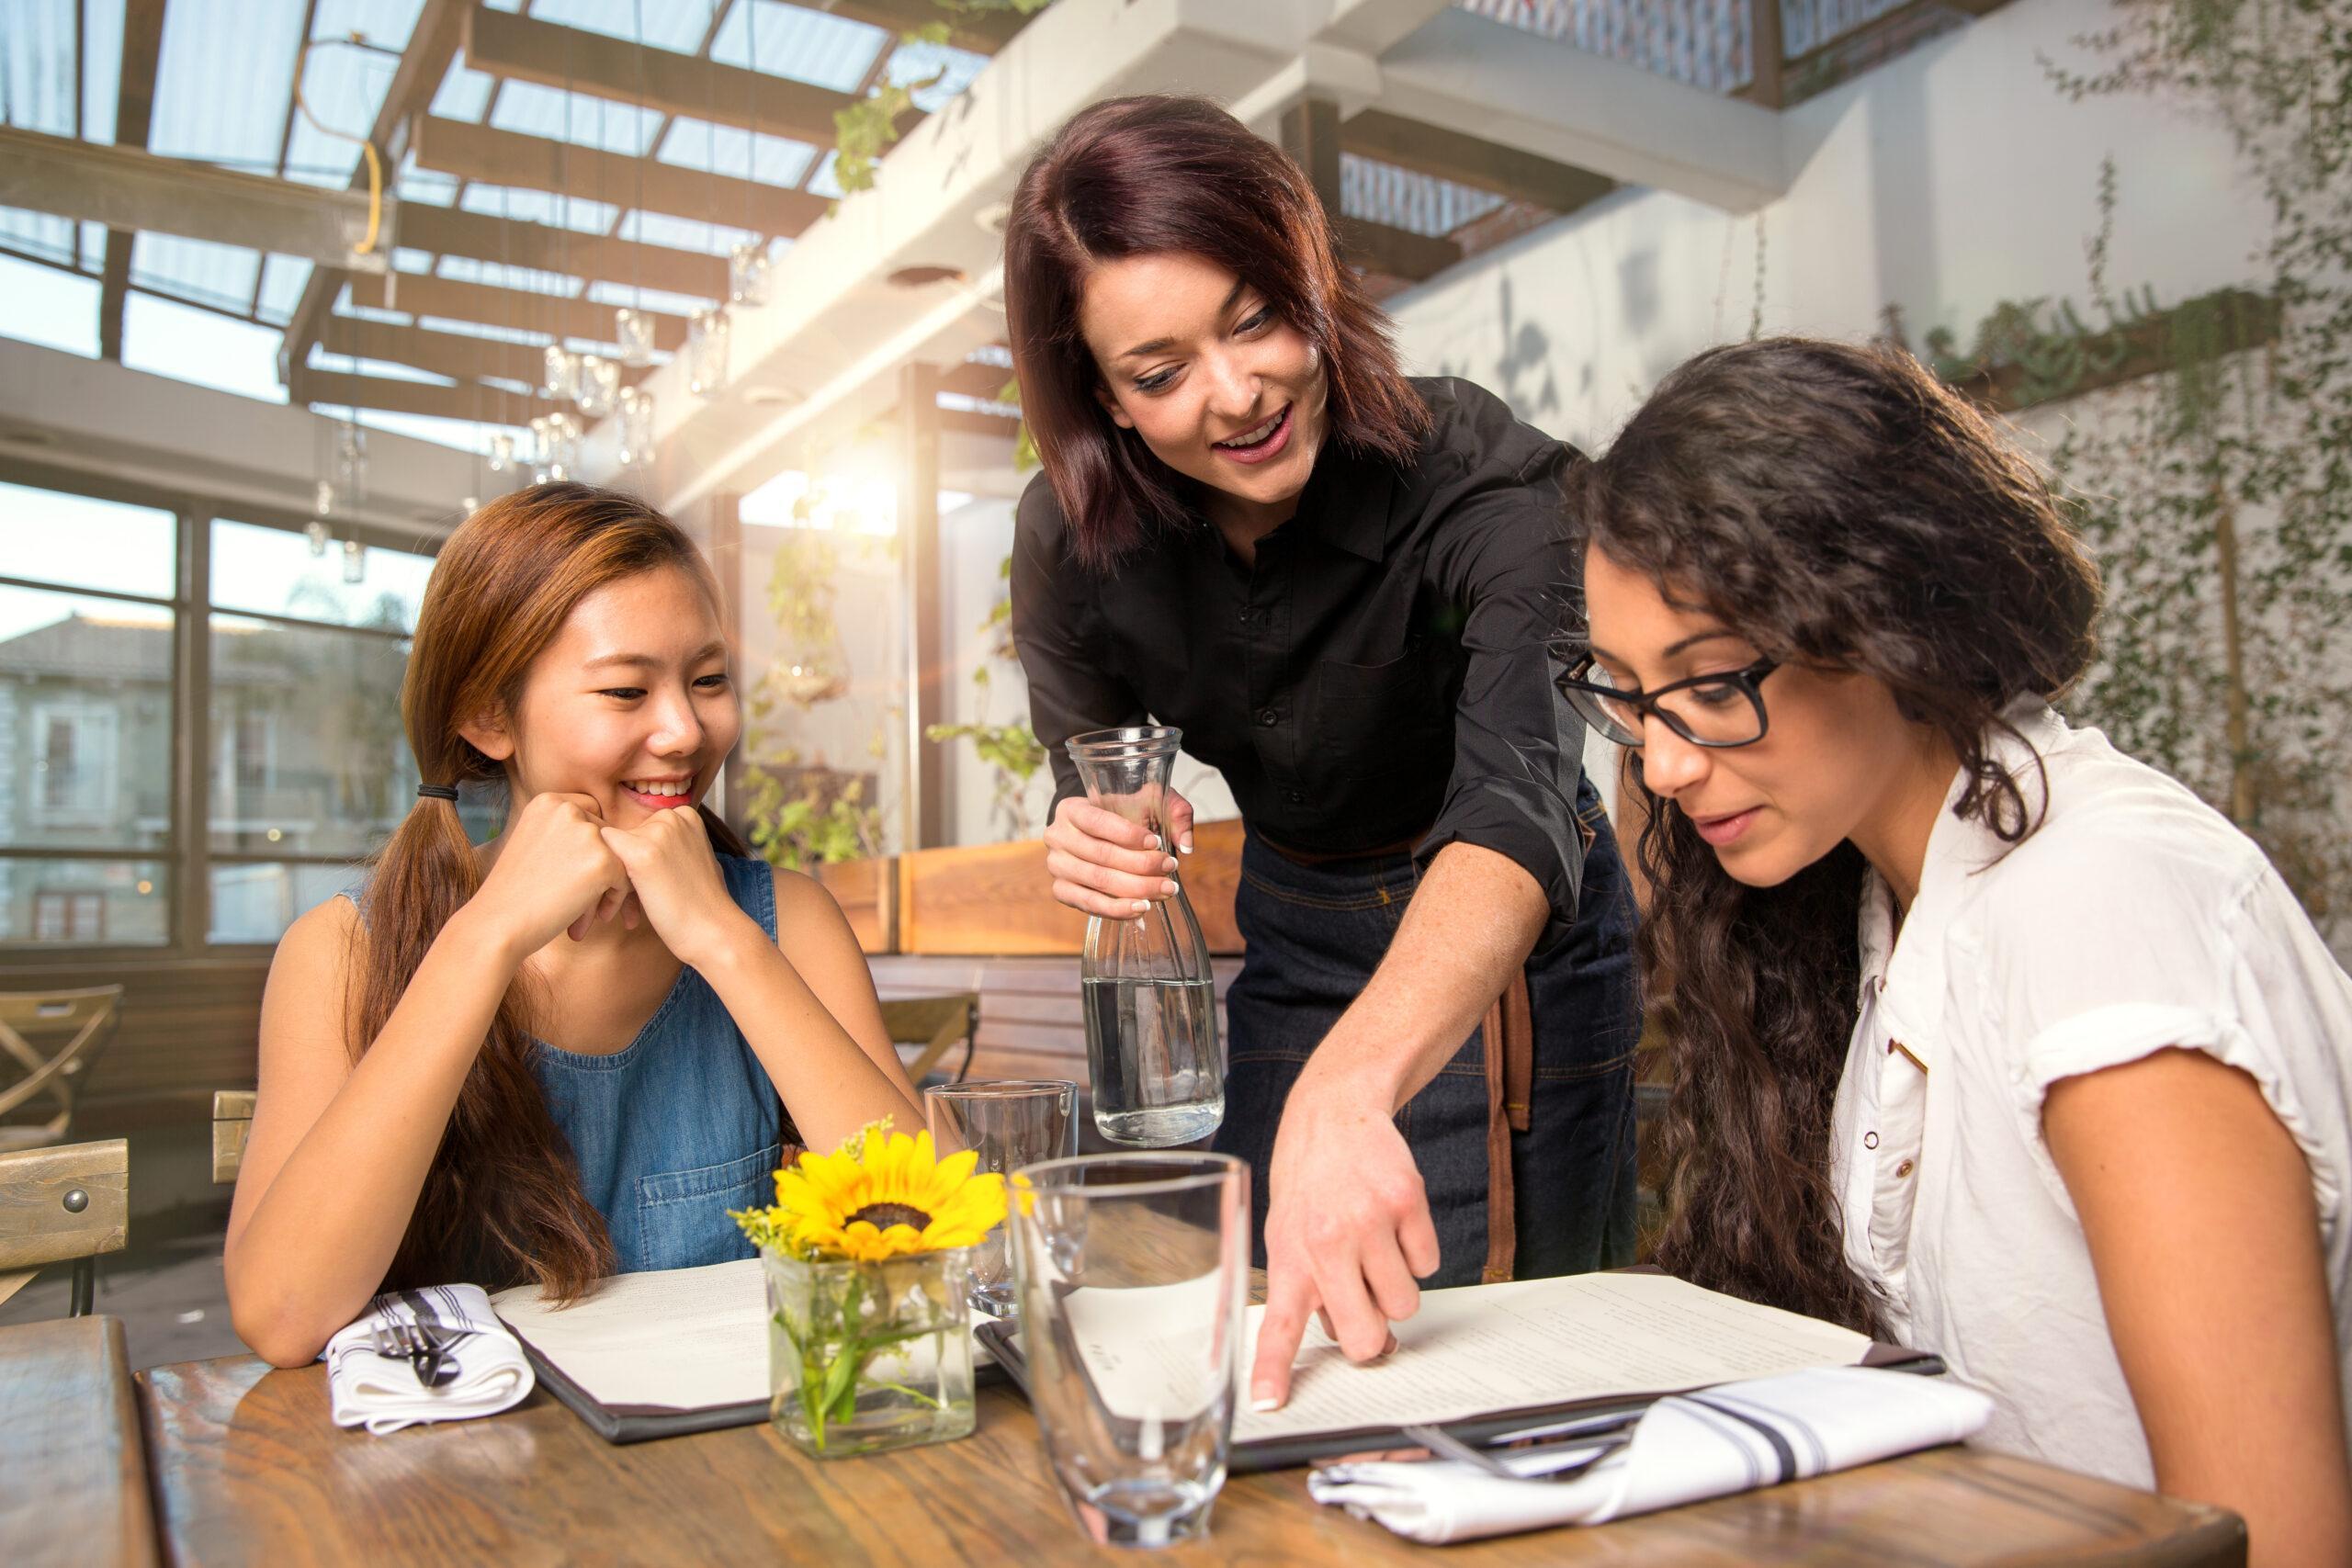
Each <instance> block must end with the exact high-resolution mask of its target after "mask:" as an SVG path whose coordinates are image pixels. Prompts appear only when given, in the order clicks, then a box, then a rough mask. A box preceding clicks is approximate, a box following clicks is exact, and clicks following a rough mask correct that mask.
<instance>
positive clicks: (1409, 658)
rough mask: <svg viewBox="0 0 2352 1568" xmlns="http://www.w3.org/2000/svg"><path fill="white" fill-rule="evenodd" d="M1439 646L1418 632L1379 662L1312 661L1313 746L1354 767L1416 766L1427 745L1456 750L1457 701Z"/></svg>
mask: <svg viewBox="0 0 2352 1568" xmlns="http://www.w3.org/2000/svg"><path fill="white" fill-rule="evenodd" d="M1445 673H1446V671H1445V669H1444V667H1443V661H1442V660H1440V659H1439V658H1438V657H1437V656H1436V650H1435V649H1431V648H1430V647H1429V646H1428V645H1427V644H1426V643H1424V642H1422V641H1421V640H1419V639H1416V640H1415V641H1413V642H1412V643H1409V644H1408V645H1407V647H1406V649H1405V651H1404V652H1402V653H1400V654H1398V655H1397V657H1396V658H1394V659H1391V660H1386V661H1385V662H1384V663H1379V664H1348V663H1344V662H1342V661H1340V660H1336V659H1325V660H1317V663H1316V666H1315V720H1316V722H1315V725H1314V727H1313V728H1311V729H1309V730H1308V732H1307V733H1308V734H1309V735H1310V736H1311V737H1312V738H1313V742H1314V745H1315V749H1316V750H1318V751H1321V752H1323V753H1324V754H1325V755H1326V756H1329V757H1330V758H1332V760H1333V761H1336V762H1338V763H1339V764H1340V766H1341V767H1343V768H1344V769H1345V771H1346V772H1348V773H1351V774H1353V775H1357V776H1363V775H1368V774H1374V773H1395V772H1397V771H1398V770H1399V769H1404V768H1408V767H1409V768H1413V769H1415V770H1416V771H1418V770H1419V769H1421V768H1424V767H1426V766H1427V764H1426V762H1424V761H1420V758H1421V757H1422V755H1423V754H1424V753H1425V752H1426V751H1427V750H1429V749H1430V748H1433V747H1442V748H1444V749H1446V750H1448V751H1451V750H1452V749H1453V703H1452V702H1451V701H1449V700H1448V698H1447V695H1446V683H1445Z"/></svg>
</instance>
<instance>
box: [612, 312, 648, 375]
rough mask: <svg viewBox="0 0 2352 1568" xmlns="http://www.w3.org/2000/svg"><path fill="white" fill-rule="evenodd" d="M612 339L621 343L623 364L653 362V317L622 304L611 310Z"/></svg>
mask: <svg viewBox="0 0 2352 1568" xmlns="http://www.w3.org/2000/svg"><path fill="white" fill-rule="evenodd" d="M613 339H614V341H615V342H616V343H618V344H620V345H621V363H622V364H624V365H650V364H652V363H653V318H652V317H651V316H649V315H647V314H646V313H645V312H644V311H642V310H630V309H629V308H628V306H626V305H624V306H622V307H621V308H620V309H619V310H616V311H614V312H613Z"/></svg>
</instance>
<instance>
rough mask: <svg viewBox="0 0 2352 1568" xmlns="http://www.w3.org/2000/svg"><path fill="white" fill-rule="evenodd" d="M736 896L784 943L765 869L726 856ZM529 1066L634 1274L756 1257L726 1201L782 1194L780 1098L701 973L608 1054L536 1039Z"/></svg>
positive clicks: (622, 1260)
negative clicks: (778, 1188)
mask: <svg viewBox="0 0 2352 1568" xmlns="http://www.w3.org/2000/svg"><path fill="white" fill-rule="evenodd" d="M718 868H719V871H720V872H721V873H722V874H724V875H725V876H726V879H727V891H728V894H729V897H732V898H733V899H734V900H735V902H736V904H737V905H738V906H740V907H741V908H742V910H743V912H744V913H746V914H748V915H750V916H751V917H752V919H755V920H757V921H759V923H760V929H761V930H762V931H765V932H767V934H768V938H769V940H770V941H774V940H775V881H774V880H773V878H772V876H771V874H770V873H769V871H768V868H767V866H766V864H765V863H763V862H760V861H755V860H744V859H741V858H739V857H737V856H734V855H724V854H723V855H720V856H719V857H718ZM531 1073H532V1076H533V1077H536V1078H537V1079H538V1083H539V1091H540V1092H541V1093H542V1094H544V1095H545V1096H546V1097H547V1103H548V1112H549V1113H550V1114H551V1115H552V1116H553V1117H554V1119H555V1124H556V1126H557V1127H558V1128H560V1130H561V1131H562V1133H563V1135H564V1137H565V1139H566V1140H567V1141H568V1142H570V1144H571V1154H572V1157H573V1159H574V1160H576V1161H577V1162H578V1163H579V1167H580V1184H581V1187H582V1190H585V1191H586V1193H587V1194H588V1201H590V1202H592V1203H594V1204H595V1205H596V1212H597V1213H600V1214H602V1215H604V1216H605V1228H606V1229H607V1230H609V1231H610V1232H611V1233H612V1238H613V1250H614V1254H615V1256H616V1258H618V1259H619V1268H620V1271H621V1272H622V1273H624V1274H633V1273H638V1272H640V1271H642V1270H645V1269H691V1268H695V1267H696V1266H698V1265H701V1264H705V1263H724V1262H726V1261H728V1260H729V1259H730V1258H750V1257H752V1255H753V1253H752V1245H751V1243H749V1242H747V1241H745V1240H744V1239H743V1236H742V1233H741V1231H739V1230H737V1229H736V1227H735V1222H734V1221H733V1220H730V1219H729V1218H728V1217H727V1211H728V1210H729V1209H743V1208H750V1207H752V1206H754V1205H765V1204H768V1203H772V1202H774V1201H775V1168H776V1165H777V1162H778V1160H779V1159H780V1158H781V1157H782V1154H783V1148H782V1128H783V1106H782V1104H781V1102H780V1101H779V1100H777V1098H776V1092H775V1085H774V1084H773V1083H771V1082H770V1081H769V1080H768V1075H767V1069H766V1068H765V1067H763V1066H760V1059H759V1058H758V1057H757V1056H755V1055H752V1047H751V1045H750V1044H749V1043H747V1042H745V1040H744V1039H743V1032H742V1031H741V1030H740V1029H738V1028H737V1027H736V1026H735V1020H734V1019H733V1018H732V1017H730V1016H729V1013H728V1011H727V1009H726V1006H725V1005H724V1004H723V1003H721V1002H720V1001H719V999H718V993H717V992H716V991H713V990H712V989H711V988H710V986H709V984H708V983H707V981H705V980H704V979H703V977H702V976H700V975H697V974H696V973H695V971H694V970H693V969H692V968H691V967H687V968H684V969H681V970H680V971H679V972H678V981H677V984H676V985H674V986H673V987H670V994H669V996H667V997H666V998H663V999H662V1005H661V1006H660V1007H659V1008H657V1009H656V1010H654V1013H653V1016H652V1017H651V1018H650V1019H648V1020H647V1021H646V1024H645V1027H644V1028H643V1029H640V1030H639V1031H638V1033H637V1038H636V1039H634V1040H632V1041H630V1042H629V1043H628V1046H627V1047H626V1048H625V1049H623V1050H620V1051H617V1052H615V1053H614V1054H613V1055H609V1056H591V1055H581V1054H579V1053H577V1052H572V1051H563V1050H559V1049H557V1048H556V1047H555V1046H553V1045H550V1044H548V1043H546V1042H545V1041H539V1042H537V1048H536V1049H535V1050H534V1051H533V1053H532V1056H531Z"/></svg>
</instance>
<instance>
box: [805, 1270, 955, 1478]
mask: <svg viewBox="0 0 2352 1568" xmlns="http://www.w3.org/2000/svg"><path fill="white" fill-rule="evenodd" d="M760 1258H761V1260H762V1267H763V1270H764V1271H765V1273H766V1276H767V1292H768V1419H769V1420H770V1421H771V1422H773V1423H774V1424H775V1428H776V1430H777V1431H779V1432H781V1433H783V1434H784V1436H785V1438H786V1439H787V1440H788V1441H790V1442H791V1443H792V1444H793V1445H794V1446H795V1447H797V1448H798V1449H800V1450H802V1451H803V1452H805V1453H809V1454H811V1455H813V1456H815V1457H816V1458H819V1459H842V1458H846V1457H848V1456H850V1455H853V1454H871V1453H881V1452H884V1451H886V1450H890V1449H904V1448H912V1447H915V1446H916V1445H918V1444H922V1443H943V1442H946V1441H948V1440H950V1439H951V1438H962V1437H968V1436H969V1435H970V1434H971V1431H972V1427H973V1422H974V1416H973V1408H972V1335H971V1318H970V1308H969V1306H968V1304H967V1302H966V1300H965V1293H966V1290H967V1285H968V1283H969V1280H970V1277H971V1253H970V1251H969V1249H968V1248H962V1247H958V1248H955V1249H953V1250H950V1251H945V1252H928V1253H920V1254H917V1255H915V1256H912V1257H902V1258H885V1259H884V1260H882V1261H881V1262H878V1263H849V1262H804V1261H802V1260H801V1259H799V1258H790V1257H786V1256H785V1255H784V1254H782V1253H778V1252H775V1251H771V1250H767V1249H763V1250H762V1251H761V1253H760Z"/></svg>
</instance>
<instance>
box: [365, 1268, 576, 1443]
mask: <svg viewBox="0 0 2352 1568" xmlns="http://www.w3.org/2000/svg"><path fill="white" fill-rule="evenodd" d="M411 1293H413V1294H415V1295H420V1296H423V1297H424V1300H425V1302H426V1303H427V1304H428V1305H429V1306H430V1307H431V1308H432V1315H433V1316H434V1317H435V1319H436V1320H438V1321H439V1322H440V1323H441V1324H442V1325H444V1326H445V1327H462V1328H470V1329H472V1330H474V1332H473V1333H472V1334H469V1335H468V1336H467V1337H464V1338H462V1339H460V1340H458V1342H457V1343H455V1344H454V1345H452V1346H450V1347H449V1354H450V1356H451V1357H452V1358H453V1359H455V1360H456V1361H457V1363H458V1375H457V1376H456V1377H455V1378H454V1379H452V1380H451V1381H450V1382H447V1383H444V1384H443V1385H442V1386H441V1387H439V1388H426V1387H425V1386H424V1384H423V1383H421V1382H417V1380H416V1371H415V1369H414V1368H413V1367H412V1366H411V1365H410V1364H409V1361H408V1359H407V1358H406V1357H400V1358H392V1357H387V1356H379V1355H378V1354H376V1347H375V1342H374V1339H373V1337H372V1336H373V1335H374V1333H375V1328H376V1325H377V1324H378V1323H379V1322H391V1323H414V1322H415V1321H416V1309H415V1308H414V1307H413V1306H411V1305H410V1304H409V1303H406V1302H404V1301H402V1300H401V1298H400V1296H399V1295H398V1294H397V1293H395V1292H389V1291H388V1292H385V1293H384V1294H382V1295H380V1296H378V1297H377V1298H376V1299H375V1300H374V1301H372V1302H370V1303H368V1310H367V1311H366V1312H364V1313H362V1314H360V1316H359V1320H358V1321H357V1322H356V1323H354V1324H353V1325H351V1326H350V1327H348V1328H345V1330H343V1331H342V1332H341V1333H339V1334H337V1335H336V1336H335V1337H334V1338H332V1339H330V1340H328V1341H327V1348H325V1349H324V1350H322V1351H321V1352H320V1353H319V1359H321V1360H322V1361H324V1362H325V1363H326V1364H327V1389H328V1392H329V1396H330V1398H331V1400H332V1403H333V1404H334V1424H335V1425H336V1426H338V1427H367V1428H368V1430H369V1431H370V1432H373V1433H375V1434H376V1435H377V1436H378V1437H381V1436H383V1435H384V1434H385V1433H387V1432H397V1431H399V1430H400V1429H401V1427H413V1426H415V1425H416V1424H417V1423H418V1422H420V1421H458V1420H463V1419H464V1418H466V1417H467V1416H495V1415H497V1414H498V1413H499V1412H500V1411H502V1410H505V1409H508V1408H511V1407H512V1406H514V1405H515V1404H520V1403H521V1402H522V1400H523V1396H524V1395H526V1394H527V1393H530V1392H531V1387H532V1384H533V1383H534V1382H537V1379H536V1378H534V1377H533V1376H532V1374H531V1362H530V1358H528V1357H527V1356H526V1355H524V1354H523V1346H522V1343H521V1342H520V1341H519V1340H517V1339H516V1338H515V1336H513V1335H512V1334H509V1333H508V1332H506V1329H505V1327H504V1326H503V1325H502V1324H500V1323H499V1321H498V1314H496V1313H494V1312H492V1310H491V1306H490V1298H489V1297H488V1296H486V1295H484V1294H482V1291H481V1286H479V1285H434V1286H430V1287H428V1288H427V1289H425V1290H423V1291H418V1292H411Z"/></svg>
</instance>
